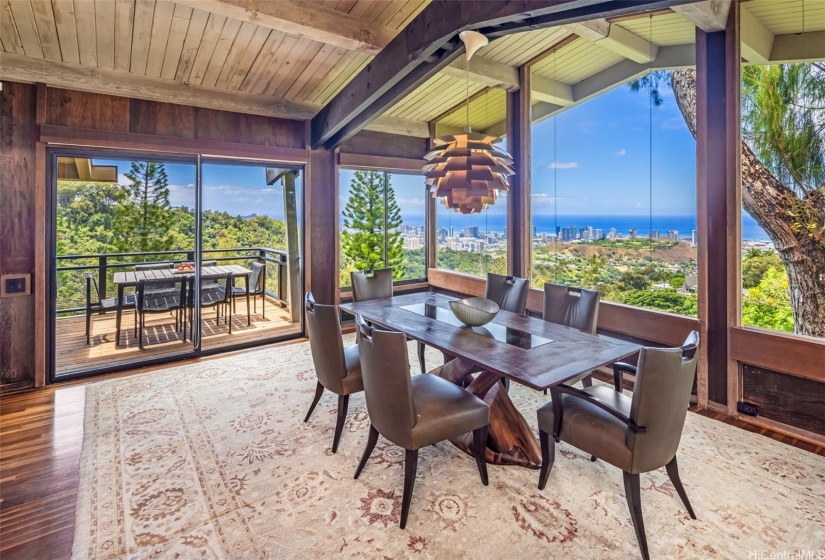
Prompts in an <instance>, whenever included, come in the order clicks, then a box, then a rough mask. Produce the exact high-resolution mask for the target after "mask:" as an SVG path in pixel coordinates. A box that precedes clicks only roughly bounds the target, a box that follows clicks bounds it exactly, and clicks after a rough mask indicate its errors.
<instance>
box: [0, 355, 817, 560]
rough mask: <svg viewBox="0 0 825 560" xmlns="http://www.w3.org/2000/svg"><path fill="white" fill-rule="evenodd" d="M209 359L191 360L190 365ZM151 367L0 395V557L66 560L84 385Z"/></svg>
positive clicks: (770, 433)
mask: <svg viewBox="0 0 825 560" xmlns="http://www.w3.org/2000/svg"><path fill="white" fill-rule="evenodd" d="M254 351H255V350H252V351H251V352H254ZM248 352H250V351H248ZM216 358H217V357H208V358H199V359H196V360H193V362H197V361H203V360H210V359H216ZM184 363H188V362H184ZM152 369H158V368H145V369H143V370H138V371H134V372H130V373H121V374H114V375H109V376H104V377H102V378H97V379H95V380H86V381H77V382H73V383H65V384H58V385H52V386H50V387H46V388H44V389H40V390H36V391H29V392H26V393H19V394H13V395H4V396H2V397H0V556H2V558H3V560H16V559H33V558H37V559H39V560H47V559H65V558H69V556H70V555H71V550H72V539H73V537H74V520H75V502H76V499H77V489H78V483H79V480H78V464H79V462H80V451H81V446H82V441H83V413H84V406H85V395H86V387H85V386H86V385H87V384H88V383H93V382H95V381H99V380H101V379H111V378H113V377H122V376H124V375H138V374H140V373H143V372H146V371H151V370H152ZM692 410H693V412H694V413H696V414H701V415H702V416H706V417H708V418H712V419H716V420H719V421H722V422H725V423H726V424H730V425H733V426H736V427H738V428H741V429H743V430H747V431H749V432H754V433H758V434H762V435H764V436H766V437H770V438H772V439H775V440H777V441H780V442H783V443H786V444H788V445H792V446H794V447H798V448H801V449H804V450H806V451H810V452H811V453H816V454H818V455H822V456H825V448H824V447H817V446H814V445H811V444H809V443H806V442H802V441H799V440H796V439H794V438H791V437H788V436H783V435H781V434H778V433H776V432H773V431H771V430H767V429H764V428H759V427H757V426H753V425H751V424H748V423H746V422H743V421H741V420H737V419H734V418H729V417H726V416H725V415H723V414H721V413H716V412H711V411H707V410H700V409H695V408H694V409H692Z"/></svg>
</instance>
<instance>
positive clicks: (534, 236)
mask: <svg viewBox="0 0 825 560" xmlns="http://www.w3.org/2000/svg"><path fill="white" fill-rule="evenodd" d="M536 237H537V235H536V226H533V239H535V238H536Z"/></svg>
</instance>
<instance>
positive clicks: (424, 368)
mask: <svg viewBox="0 0 825 560" xmlns="http://www.w3.org/2000/svg"><path fill="white" fill-rule="evenodd" d="M426 350H427V347H426V346H424V343H423V342H419V343H418V364H419V365H420V366H421V373H427V365H426V363H425V360H424V352H425V351H426Z"/></svg>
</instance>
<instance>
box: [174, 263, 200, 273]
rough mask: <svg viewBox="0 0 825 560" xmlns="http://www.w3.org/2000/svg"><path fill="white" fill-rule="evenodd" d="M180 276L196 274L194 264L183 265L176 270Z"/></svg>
mask: <svg viewBox="0 0 825 560" xmlns="http://www.w3.org/2000/svg"><path fill="white" fill-rule="evenodd" d="M175 272H177V273H179V274H186V273H187V272H195V265H194V264H192V263H183V264H182V265H180V266H179V267H177V268H176V269H175Z"/></svg>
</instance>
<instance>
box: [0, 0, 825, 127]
mask: <svg viewBox="0 0 825 560" xmlns="http://www.w3.org/2000/svg"><path fill="white" fill-rule="evenodd" d="M428 1H429V0H279V1H278V2H256V0H176V1H171V0H0V51H2V53H0V79H9V80H18V81H29V82H32V81H43V82H45V83H48V84H50V85H55V86H58V87H76V88H78V89H80V88H82V87H87V88H89V89H94V90H95V91H103V92H108V93H112V94H115V95H127V94H130V92H132V93H131V94H132V95H135V96H143V97H144V98H147V99H156V100H163V101H170V102H176V101H177V102H181V103H191V104H194V105H199V104H200V105H203V106H211V107H213V108H226V109H229V110H237V111H246V112H256V113H259V114H271V115H275V116H281V117H287V118H289V117H292V118H301V119H304V118H308V117H311V116H312V115H314V114H315V113H316V112H317V111H318V110H319V108H320V107H322V106H323V105H324V104H326V103H327V102H328V101H329V100H330V99H331V98H332V97H333V96H334V95H335V94H336V93H337V92H338V91H340V90H341V88H342V87H344V85H346V84H347V83H348V82H349V81H350V80H351V79H352V78H353V77H354V76H355V75H356V74H358V72H359V71H360V70H361V69H362V68H363V67H364V66H365V65H366V64H367V63H368V62H369V61H370V59H371V57H372V55H373V54H374V53H375V52H376V51H377V50H378V49H380V48H381V47H382V46H383V45H384V44H386V42H387V41H388V40H389V38H391V37H392V36H394V35H395V34H396V33H397V32H398V31H399V30H400V29H402V28H403V27H404V26H406V25H407V24H408V23H409V22H410V21H411V20H412V19H413V18H414V17H415V16H416V15H417V14H418V13H419V12H420V11H421V10H422V9H423V8H424V7H425V5H426V4H427V2H428ZM742 6H743V9H744V10H746V11H747V12H748V13H749V14H750V16H749V17H752V18H753V20H751V21H756V22H757V23H758V24H759V25H760V26H762V27H764V30H762V31H761V32H760V34H758V36H757V35H755V36H754V38H753V41H752V45H749V46H750V48H749V49H747V48H743V53H752V54H751V56H752V57H753V58H756V57H758V56H761V57H762V59H763V61H766V60H770V59H771V58H770V57H771V47H773V49H774V51H777V49H778V51H777V52H779V53H780V54H781V55H782V56H781V58H782V59H783V60H784V59H787V58H788V55H787V52H788V51H789V49H791V50H792V49H793V48H794V45H795V43H793V36H792V34H794V33H799V32H800V31H803V30H804V31H806V32H807V31H810V32H822V31H825V1H823V0H816V1H814V0H807V1H806V2H804V3H803V2H801V1H800V0H749V1H747V2H743V3H742ZM803 6H804V13H803ZM255 10H260V13H259V12H258V11H255ZM267 10H269V12H271V13H265V12H266V11H267ZM279 10H280V12H279ZM285 11H286V12H289V15H288V16H285V15H284V12H285ZM689 17H690V16H689V15H688V14H687V13H686V12H685V15H682V12H679V10H673V11H672V10H663V11H659V12H656V13H653V14H644V15H640V16H638V17H622V18H617V19H616V20H612V21H602V22H596V23H593V24H588V25H585V26H583V25H581V24H577V25H571V26H568V27H566V28H558V27H557V28H548V29H541V30H535V31H528V32H524V33H517V34H513V35H508V36H505V37H502V38H500V39H498V40H496V41H493V42H491V43H490V44H489V45H488V46H486V47H484V48H483V49H481V50H480V51H479V53H478V54H477V55H476V58H474V59H473V61H472V62H471V65H470V75H471V82H470V84H469V87H467V83H466V80H465V66H464V60H463V58H462V59H461V60H458V61H456V62H455V63H453V64H451V65H450V67H448V68H446V69H445V70H443V71H442V72H440V73H439V74H437V75H435V76H434V77H432V78H431V79H430V80H428V81H427V82H426V83H425V84H423V85H422V86H421V87H419V88H418V89H417V90H416V91H414V92H413V93H412V94H410V95H409V96H407V97H406V98H405V99H403V100H402V101H401V102H399V103H397V104H396V105H395V106H393V107H391V108H390V109H389V110H388V111H387V112H386V113H385V115H383V116H382V117H381V118H379V119H378V120H377V121H375V122H374V123H373V124H372V125H371V126H370V128H372V129H373V130H385V131H392V132H401V133H405V134H410V135H418V136H425V135H427V130H428V129H427V123H428V122H433V121H440V125H441V126H440V129H442V131H448V132H454V131H458V130H461V129H462V128H463V126H464V124H465V122H464V121H465V120H466V117H465V115H466V112H465V110H464V109H463V103H464V100H465V99H466V98H467V96H469V97H470V98H471V100H472V102H471V105H470V124H471V125H472V126H473V128H474V129H476V130H488V131H490V132H491V133H492V132H495V133H502V132H503V126H502V121H503V115H504V111H505V97H506V96H505V95H504V90H513V89H515V88H516V87H517V86H518V78H517V76H518V74H517V71H516V67H518V66H520V65H522V64H525V63H527V62H528V61H536V60H537V62H535V64H534V65H533V76H534V80H533V90H534V103H536V104H537V105H534V117H535V118H543V117H546V116H548V115H550V114H552V113H553V112H555V111H558V110H561V109H562V108H564V107H568V106H571V105H574V104H576V103H578V102H581V101H582V100H585V99H588V98H589V97H591V96H593V95H595V94H597V93H598V92H600V91H604V90H605V89H609V87H612V86H615V85H618V84H620V83H624V82H626V81H629V80H630V79H632V78H633V77H635V76H637V75H638V74H639V71H641V70H644V69H645V68H650V69H655V68H664V67H675V66H685V65H691V64H692V63H693V61H692V54H691V51H692V49H691V48H685V47H687V46H689V45H691V44H692V43H693V41H694V29H695V28H694V22H692V21H689V19H687V18H689ZM339 27H340V29H339ZM743 35H744V30H743ZM766 37H767V39H766ZM743 41H745V38H744V37H743ZM765 41H768V43H766V42H765ZM770 41H773V43H772V44H771V43H770ZM554 48H555V50H553V49H554ZM680 48H681V50H680ZM806 48H807V49H808V50H807V51H806V52H810V50H811V48H810V45H806ZM548 51H550V52H551V54H549V55H548V54H547V53H548ZM816 52H818V51H816ZM755 62H757V61H755ZM645 65H646V66H645ZM489 88H494V89H493V90H491V91H487V90H488V89H489ZM485 91H487V93H485ZM233 100H237V102H236V103H235V104H234V105H233ZM542 104H543V105H542Z"/></svg>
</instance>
